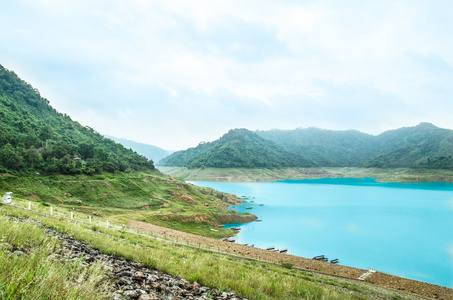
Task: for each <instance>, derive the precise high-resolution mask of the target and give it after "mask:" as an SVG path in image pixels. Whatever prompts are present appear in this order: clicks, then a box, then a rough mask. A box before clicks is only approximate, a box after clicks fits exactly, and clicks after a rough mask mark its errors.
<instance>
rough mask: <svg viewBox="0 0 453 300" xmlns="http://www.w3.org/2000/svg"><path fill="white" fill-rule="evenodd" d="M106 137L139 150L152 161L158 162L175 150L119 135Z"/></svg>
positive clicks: (139, 152) (136, 150) (138, 151)
mask: <svg viewBox="0 0 453 300" xmlns="http://www.w3.org/2000/svg"><path fill="white" fill-rule="evenodd" d="M105 137H106V138H109V139H112V140H114V141H115V142H117V143H120V144H121V145H123V146H124V147H126V148H128V149H132V150H133V151H135V152H137V153H138V154H140V155H143V156H145V157H146V158H148V159H151V160H152V161H156V162H157V161H159V160H161V159H162V158H164V157H166V156H168V155H170V154H172V153H173V151H168V150H165V149H162V148H160V147H157V146H154V145H148V144H143V143H138V142H135V141H131V140H127V139H122V138H117V137H114V136H108V135H106V136H105Z"/></svg>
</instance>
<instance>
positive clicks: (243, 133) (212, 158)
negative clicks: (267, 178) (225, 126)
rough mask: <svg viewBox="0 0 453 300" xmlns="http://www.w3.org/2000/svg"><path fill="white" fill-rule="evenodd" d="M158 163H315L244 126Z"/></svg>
mask: <svg viewBox="0 0 453 300" xmlns="http://www.w3.org/2000/svg"><path fill="white" fill-rule="evenodd" d="M158 165H161V166H179V167H187V168H209V167H211V168H280V167H313V166H316V163H314V162H313V161H311V160H309V159H307V158H305V157H303V156H301V155H297V154H294V153H290V152H289V151H287V150H285V149H284V148H283V147H282V146H279V145H277V144H275V143H274V142H272V141H270V140H267V139H264V138H262V137H260V136H259V135H257V134H256V133H254V132H251V131H249V130H247V129H234V130H230V131H229V132H228V133H226V134H225V135H224V136H222V137H221V138H220V139H218V140H216V141H214V142H210V143H200V144H199V145H198V146H197V147H195V148H190V149H188V150H185V151H178V152H175V153H173V154H172V155H170V156H168V157H166V158H164V159H162V160H161V161H160V162H159V163H158Z"/></svg>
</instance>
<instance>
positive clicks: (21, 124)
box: [0, 65, 154, 174]
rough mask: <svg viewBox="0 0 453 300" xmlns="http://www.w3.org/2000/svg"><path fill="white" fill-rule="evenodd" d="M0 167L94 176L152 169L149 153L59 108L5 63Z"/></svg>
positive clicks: (0, 84) (0, 80)
mask: <svg viewBox="0 0 453 300" xmlns="http://www.w3.org/2000/svg"><path fill="white" fill-rule="evenodd" d="M0 120H1V123H0V171H3V172H17V171H38V172H41V173H46V174H59V173H60V174H82V173H84V174H94V173H98V174H100V173H102V172H103V171H106V172H111V173H114V172H116V171H121V172H124V171H132V170H152V169H153V168H154V165H153V162H152V161H150V160H148V159H147V158H146V157H144V156H141V155H138V154H137V153H135V152H133V151H131V150H129V149H126V148H124V147H123V146H122V145H120V144H117V143H115V142H114V141H112V140H110V139H106V138H104V137H103V136H102V135H100V134H99V133H97V132H96V131H95V130H94V129H93V128H90V127H88V126H82V125H80V124H79V123H78V122H75V121H73V120H71V118H70V117H69V116H68V115H66V114H61V113H59V112H57V111H56V110H55V109H54V108H52V107H51V106H50V105H49V101H48V100H47V99H45V98H43V97H41V95H40V94H39V92H38V90H36V89H35V88H33V87H32V86H31V85H30V84H28V83H26V82H24V81H23V80H21V79H20V78H19V77H18V76H17V75H16V74H15V73H14V72H12V71H9V70H7V69H5V68H4V67H3V66H1V65H0Z"/></svg>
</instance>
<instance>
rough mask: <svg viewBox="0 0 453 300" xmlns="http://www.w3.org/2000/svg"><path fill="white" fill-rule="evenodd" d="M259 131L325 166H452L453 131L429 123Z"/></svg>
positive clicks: (449, 167) (294, 151)
mask: <svg viewBox="0 0 453 300" xmlns="http://www.w3.org/2000/svg"><path fill="white" fill-rule="evenodd" d="M257 134H258V135H260V136H261V137H264V138H266V139H269V140H271V141H273V142H275V143H277V144H279V145H281V146H283V147H284V148H285V149H286V150H288V151H290V152H292V153H295V154H298V155H304V156H305V157H307V158H308V159H311V160H313V161H315V162H316V163H317V164H319V165H320V166H324V167H378V168H399V167H401V168H410V167H424V168H441V169H453V159H452V156H453V131H452V130H449V129H442V128H438V127H436V126H434V125H433V124H430V123H421V124H419V125H417V126H413V127H403V128H400V129H396V130H389V131H386V132H383V133H381V134H380V135H378V136H373V135H369V134H366V133H362V132H359V131H355V130H347V131H334V130H325V129H318V128H307V129H300V128H299V129H295V130H277V129H274V130H269V131H257Z"/></svg>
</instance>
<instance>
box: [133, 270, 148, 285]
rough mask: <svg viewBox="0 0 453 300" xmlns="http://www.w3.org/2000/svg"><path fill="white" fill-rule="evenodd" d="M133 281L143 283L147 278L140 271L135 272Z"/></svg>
mask: <svg viewBox="0 0 453 300" xmlns="http://www.w3.org/2000/svg"><path fill="white" fill-rule="evenodd" d="M132 279H134V280H135V281H140V282H143V281H145V280H146V276H145V274H143V272H140V271H138V272H135V274H134V276H133V277H132Z"/></svg>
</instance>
